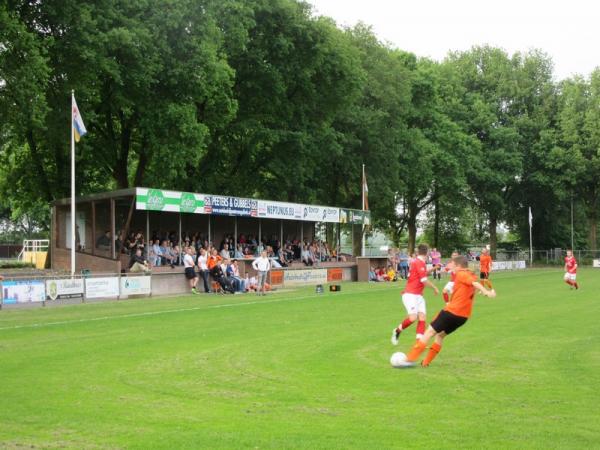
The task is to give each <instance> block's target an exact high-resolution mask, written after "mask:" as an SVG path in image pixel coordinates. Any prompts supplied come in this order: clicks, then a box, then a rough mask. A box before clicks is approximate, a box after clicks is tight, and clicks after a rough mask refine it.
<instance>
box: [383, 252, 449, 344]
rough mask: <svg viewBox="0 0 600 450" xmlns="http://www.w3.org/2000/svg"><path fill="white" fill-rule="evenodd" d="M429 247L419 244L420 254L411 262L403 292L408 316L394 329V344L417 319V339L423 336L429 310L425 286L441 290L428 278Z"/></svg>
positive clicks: (434, 290) (435, 290)
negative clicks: (426, 302) (425, 296)
mask: <svg viewBox="0 0 600 450" xmlns="http://www.w3.org/2000/svg"><path fill="white" fill-rule="evenodd" d="M428 250H429V249H428V247H427V245H425V244H421V245H419V247H418V248H417V253H418V256H417V257H416V258H415V259H414V260H413V261H412V262H411V263H410V271H409V274H408V281H407V282H406V287H405V288H404V291H403V292H402V303H404V307H405V308H406V313H407V315H406V318H405V319H404V320H403V321H402V323H401V324H400V325H398V326H397V327H396V328H394V329H393V330H392V344H393V345H398V338H399V337H400V333H401V332H402V330H405V329H406V328H408V327H409V326H410V325H412V323H413V322H415V321H416V320H417V319H418V320H419V321H418V323H417V340H418V339H420V338H422V337H423V334H424V333H425V319H426V314H427V310H426V308H425V298H423V290H424V289H425V286H429V287H430V288H431V289H433V292H435V295H438V293H439V290H438V288H437V286H436V285H435V284H433V283H432V282H431V281H429V279H428V278H427V274H428V270H427V265H426V261H427V253H428Z"/></svg>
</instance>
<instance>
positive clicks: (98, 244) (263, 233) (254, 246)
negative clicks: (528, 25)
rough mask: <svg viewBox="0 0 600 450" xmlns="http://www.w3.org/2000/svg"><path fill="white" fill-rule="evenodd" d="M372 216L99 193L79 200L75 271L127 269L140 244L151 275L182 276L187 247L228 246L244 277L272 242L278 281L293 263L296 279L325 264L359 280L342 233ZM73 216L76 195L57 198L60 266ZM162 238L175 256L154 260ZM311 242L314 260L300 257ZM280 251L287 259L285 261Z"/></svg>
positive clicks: (138, 191) (54, 247)
mask: <svg viewBox="0 0 600 450" xmlns="http://www.w3.org/2000/svg"><path fill="white" fill-rule="evenodd" d="M369 221H370V216H369V214H368V212H363V211H358V210H349V209H340V208H337V207H328V206H320V205H307V204H297V203H287V202H278V201H271V200H259V199H249V198H241V197H230V196H221V195H210V194H200V193H190V192H177V191H168V190H159V189H149V188H131V189H124V190H118V191H111V192H105V193H100V194H93V195H89V196H83V197H78V198H77V199H76V227H77V229H76V238H75V243H74V245H75V246H76V270H78V271H80V270H81V269H90V270H92V271H97V272H113V273H123V272H127V271H128V268H129V264H130V258H131V253H132V252H134V251H135V250H136V249H138V248H140V249H141V250H142V254H143V256H144V258H146V259H147V260H148V262H149V264H150V265H151V266H152V267H151V269H152V273H153V274H156V275H164V276H167V275H168V276H169V277H170V276H178V277H180V278H182V279H183V276H182V272H183V267H182V266H180V265H179V264H181V259H182V258H180V257H179V255H180V254H181V251H182V249H183V248H184V247H186V246H192V247H194V248H195V249H196V251H198V250H199V249H200V248H207V249H211V248H213V247H214V248H216V249H217V250H218V251H220V252H221V251H223V249H224V248H225V245H227V250H228V251H229V252H230V257H231V258H234V257H235V258H236V259H238V260H239V261H240V264H239V270H240V275H241V276H242V277H244V276H245V275H246V274H248V275H249V276H252V275H253V271H252V269H251V266H250V263H251V261H252V259H253V258H254V257H255V256H256V255H257V254H258V252H259V251H260V250H261V249H268V250H269V251H270V252H271V254H270V257H271V258H272V259H273V260H275V261H277V262H278V263H281V264H280V265H281V266H282V267H280V268H274V270H273V271H272V275H271V277H272V280H273V281H274V283H273V284H276V282H277V280H283V281H285V278H286V277H285V276H284V275H283V274H284V273H285V272H286V271H292V270H293V271H296V272H295V273H296V275H297V277H295V278H296V279H301V278H302V277H303V276H304V277H305V278H307V279H308V278H310V277H308V274H309V273H310V272H307V271H310V270H320V272H315V273H318V274H320V275H319V276H320V277H321V278H322V274H323V273H324V272H323V269H325V271H327V270H328V269H330V268H340V269H342V272H343V274H342V276H343V277H344V279H356V260H355V257H354V253H355V252H353V254H349V255H340V252H339V248H340V240H341V232H342V230H343V229H344V227H347V226H351V228H352V230H356V229H359V230H360V229H361V228H362V226H363V225H364V224H367V223H368V222H369ZM70 223H71V220H70V199H62V200H57V201H55V202H53V204H52V223H51V242H50V245H51V266H52V268H53V269H55V270H69V268H70V248H71V245H72V243H71V242H70V240H71V238H70V236H71V230H70ZM357 225H358V226H357ZM357 238H358V239H360V235H359V236H357V233H352V239H353V242H354V245H353V247H354V248H357V247H358V248H360V243H358V245H356V242H355V241H356V239H357ZM156 240H158V241H159V246H161V245H163V244H164V246H165V248H167V249H168V250H169V252H173V253H170V255H171V259H162V258H161V261H160V262H157V261H155V260H152V262H151V261H150V260H151V259H152V258H156V257H157V255H156V254H155V253H156V252H155V251H154V249H153V247H154V246H155V244H156ZM305 247H306V252H308V254H309V255H310V258H311V260H310V261H309V262H308V263H306V262H303V261H302V251H303V249H304V248H305ZM280 249H281V251H280ZM177 252H179V254H178V253H177ZM286 252H287V253H286ZM282 253H283V255H282ZM286 255H287V256H286ZM240 256H241V257H240ZM282 257H283V259H286V258H289V260H286V261H285V263H282V261H281V259H282ZM347 269H350V271H348V270H347ZM348 273H351V275H348ZM335 276H336V277H339V276H340V275H339V271H338V272H336V274H335ZM289 277H291V275H290V276H289ZM291 278H294V277H291Z"/></svg>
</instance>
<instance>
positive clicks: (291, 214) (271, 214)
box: [258, 200, 302, 220]
mask: <svg viewBox="0 0 600 450" xmlns="http://www.w3.org/2000/svg"><path fill="white" fill-rule="evenodd" d="M258 217H266V218H269V219H288V220H299V219H301V218H302V205H298V204H297V203H283V202H269V201H263V200H258Z"/></svg>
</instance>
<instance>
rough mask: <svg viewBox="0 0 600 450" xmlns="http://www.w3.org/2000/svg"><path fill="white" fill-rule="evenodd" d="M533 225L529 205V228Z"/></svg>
mask: <svg viewBox="0 0 600 450" xmlns="http://www.w3.org/2000/svg"><path fill="white" fill-rule="evenodd" d="M532 226H533V215H532V214H531V206H530V207H529V228H531V227H532Z"/></svg>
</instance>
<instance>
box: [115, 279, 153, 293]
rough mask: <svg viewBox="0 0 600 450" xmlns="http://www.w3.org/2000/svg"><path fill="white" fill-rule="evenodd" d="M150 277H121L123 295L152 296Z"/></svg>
mask: <svg viewBox="0 0 600 450" xmlns="http://www.w3.org/2000/svg"><path fill="white" fill-rule="evenodd" d="M151 286H152V283H151V277H150V276H139V277H121V295H150V293H151V292H152V287H151Z"/></svg>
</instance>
